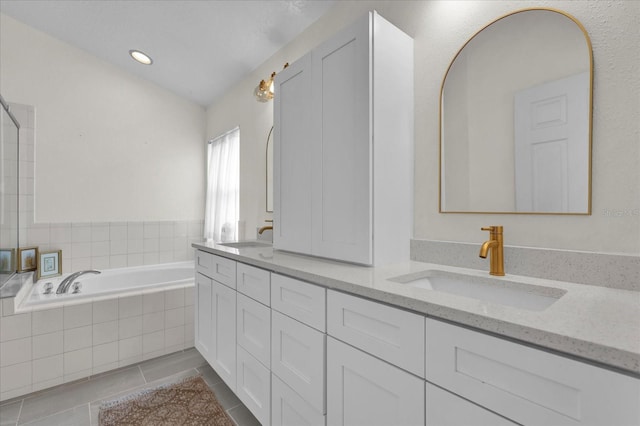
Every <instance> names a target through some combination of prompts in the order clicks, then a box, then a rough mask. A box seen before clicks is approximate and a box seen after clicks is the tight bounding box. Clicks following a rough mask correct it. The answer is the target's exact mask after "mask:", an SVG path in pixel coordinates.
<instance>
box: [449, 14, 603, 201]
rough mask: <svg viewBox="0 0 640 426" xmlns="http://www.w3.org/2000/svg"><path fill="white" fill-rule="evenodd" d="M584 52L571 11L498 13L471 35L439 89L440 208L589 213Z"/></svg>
mask: <svg viewBox="0 0 640 426" xmlns="http://www.w3.org/2000/svg"><path fill="white" fill-rule="evenodd" d="M592 75H593V66H592V53H591V42H590V41H589V37H588V35H587V33H586V31H585V29H584V27H583V26H582V25H581V24H580V23H579V22H578V21H577V20H575V18H573V17H571V16H569V15H566V14H564V13H562V12H559V11H555V10H548V9H529V10H524V11H518V12H514V13H512V14H509V15H507V16H504V17H502V18H500V19H498V20H496V21H494V22H492V23H491V24H489V25H487V26H486V27H485V28H483V29H482V30H480V31H479V32H478V33H477V34H476V35H475V36H473V37H472V38H471V39H470V40H469V41H468V42H467V43H466V44H465V45H464V46H463V47H462V49H461V50H460V51H459V52H458V54H457V55H456V57H455V58H454V60H453V61H452V63H451V65H450V66H449V69H448V71H447V74H446V75H445V78H444V81H443V84H442V91H441V97H440V102H441V103H440V212H442V213H545V214H590V212H591V201H590V197H591V194H590V193H591V116H592V103H591V102H592V101H591V99H592V78H593V77H592Z"/></svg>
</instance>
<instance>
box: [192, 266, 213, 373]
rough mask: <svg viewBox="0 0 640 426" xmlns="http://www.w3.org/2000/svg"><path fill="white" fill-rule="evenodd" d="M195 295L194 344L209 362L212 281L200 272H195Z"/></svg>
mask: <svg viewBox="0 0 640 426" xmlns="http://www.w3.org/2000/svg"><path fill="white" fill-rule="evenodd" d="M195 297H196V301H195V328H196V330H195V345H196V349H197V350H198V352H200V354H201V355H202V356H203V357H204V359H206V360H207V361H208V362H211V354H212V347H213V317H212V311H211V302H212V300H213V299H212V297H213V295H212V283H211V280H210V279H209V278H207V277H205V276H204V275H202V274H200V273H196V287H195Z"/></svg>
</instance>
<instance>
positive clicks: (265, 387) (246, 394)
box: [236, 346, 271, 425]
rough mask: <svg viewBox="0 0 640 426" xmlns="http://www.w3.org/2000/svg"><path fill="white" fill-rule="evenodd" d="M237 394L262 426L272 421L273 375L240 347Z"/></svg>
mask: <svg viewBox="0 0 640 426" xmlns="http://www.w3.org/2000/svg"><path fill="white" fill-rule="evenodd" d="M237 364H238V375H237V384H238V385H237V390H236V394H237V395H238V398H240V401H242V402H243V403H244V405H246V407H247V408H248V409H249V411H251V413H252V414H253V415H254V416H255V417H256V419H258V421H259V422H260V423H261V424H262V425H268V424H270V420H271V374H270V373H269V369H267V367H265V366H264V365H262V364H261V363H260V362H258V360H257V359H255V358H254V357H253V356H251V354H249V352H247V351H245V350H244V349H242V348H241V347H240V346H238V358H237Z"/></svg>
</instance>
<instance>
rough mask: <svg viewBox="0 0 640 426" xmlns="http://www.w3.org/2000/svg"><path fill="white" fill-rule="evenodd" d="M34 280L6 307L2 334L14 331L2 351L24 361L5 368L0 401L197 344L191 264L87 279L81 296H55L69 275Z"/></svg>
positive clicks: (0, 343) (114, 271) (6, 301)
mask: <svg viewBox="0 0 640 426" xmlns="http://www.w3.org/2000/svg"><path fill="white" fill-rule="evenodd" d="M28 275H29V276H25V280H24V282H23V284H22V287H21V288H20V291H19V292H18V294H17V295H16V296H15V297H14V298H12V299H13V300H10V299H2V305H0V306H1V307H2V316H0V320H1V321H2V322H3V324H2V330H3V333H4V331H5V328H7V327H5V324H6V325H7V326H9V328H7V330H10V333H9V335H8V336H9V337H6V336H5V334H6V333H5V334H3V338H6V339H7V340H5V339H0V353H2V356H3V357H4V354H5V353H10V354H11V353H16V351H17V350H18V349H19V350H20V354H21V356H22V358H20V359H14V361H13V362H14V363H13V364H11V365H8V366H4V365H3V366H2V390H1V391H0V401H4V400H6V399H10V398H14V397H17V396H21V395H24V394H27V393H29V392H35V391H40V390H43V389H47V388H50V387H51V386H56V385H59V384H61V383H68V382H73V381H75V380H79V379H82V378H85V377H88V376H91V375H96V374H101V373H104V372H106V371H111V370H114V369H117V368H122V367H124V366H127V365H132V364H135V363H138V362H141V361H144V360H147V359H152V358H156V357H159V356H163V355H166V354H170V353H174V352H178V351H183V350H185V349H189V348H192V347H193V346H194V343H195V295H194V292H195V273H194V262H193V261H189V262H180V263H168V264H161V265H149V266H136V267H129V268H118V269H105V270H102V273H101V274H99V275H82V276H80V277H79V278H78V279H77V280H76V281H78V282H80V283H82V288H81V290H80V292H79V293H78V294H55V291H56V288H58V285H59V284H60V283H61V282H62V280H63V279H64V278H66V277H67V276H68V275H70V274H67V275H65V276H62V277H55V278H45V279H41V280H39V281H37V282H35V283H34V282H33V281H32V279H31V275H33V274H28ZM48 284H50V287H51V289H52V291H51V293H50V294H43V293H44V291H45V288H47V287H48ZM72 288H73V287H72ZM12 302H13V303H12ZM24 342H28V350H27V351H24V350H22V348H23V346H24V344H25V343H24ZM32 345H33V346H32ZM32 349H33V350H32ZM7 351H8V352H7ZM14 358H16V357H15V356H14ZM2 361H5V360H4V358H3V359H2ZM5 368H7V369H9V370H8V371H10V373H8V374H7V375H6V376H5V374H4V370H5Z"/></svg>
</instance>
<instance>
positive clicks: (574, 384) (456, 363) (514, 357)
mask: <svg viewBox="0 0 640 426" xmlns="http://www.w3.org/2000/svg"><path fill="white" fill-rule="evenodd" d="M426 333H427V334H426V335H427V344H426V355H427V356H426V378H427V380H428V381H430V382H433V383H435V384H436V385H438V386H440V387H442V388H445V389H447V390H450V391H451V392H453V393H456V394H458V395H460V396H462V397H463V398H466V399H468V400H470V401H473V402H474V403H476V404H478V405H481V406H483V407H486V408H487V409H489V410H492V411H494V412H496V413H498V414H500V415H502V416H505V417H507V418H509V419H512V420H513V421H515V422H518V423H521V424H553V425H559V426H560V425H577V424H588V425H605V424H610V425H613V424H616V425H631V424H640V410H638V401H639V400H640V380H638V379H635V378H632V377H629V376H625V375H622V374H619V373H615V372H612V371H609V370H605V369H602V368H598V367H595V366H592V365H589V364H584V363H582V362H578V361H575V360H571V359H568V358H564V357H562V356H559V355H554V354H551V353H548V352H545V351H542V350H539V349H534V348H530V347H528V346H524V345H520V344H517V343H514V342H510V341H507V340H503V339H500V338H497V337H493V336H488V335H485V334H483V333H479V332H475V331H472V330H468V329H466V328H462V327H457V326H454V325H450V324H447V323H444V322H440V321H436V320H433V319H430V318H427V322H426Z"/></svg>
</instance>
